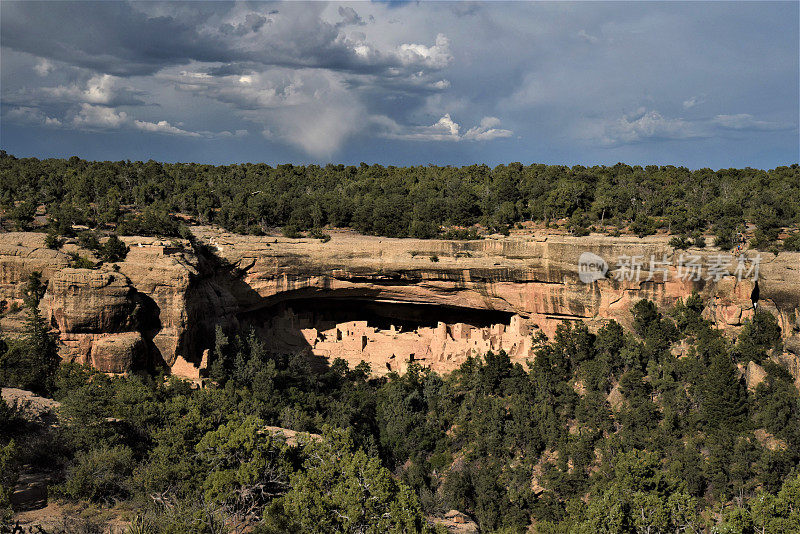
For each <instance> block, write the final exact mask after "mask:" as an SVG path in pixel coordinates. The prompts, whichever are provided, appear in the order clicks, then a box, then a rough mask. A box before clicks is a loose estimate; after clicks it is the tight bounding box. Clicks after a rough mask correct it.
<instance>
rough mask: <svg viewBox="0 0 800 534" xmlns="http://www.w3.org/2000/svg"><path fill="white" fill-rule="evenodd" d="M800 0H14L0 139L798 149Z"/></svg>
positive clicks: (246, 147) (84, 145) (216, 156)
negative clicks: (667, 0) (584, 0)
mask: <svg viewBox="0 0 800 534" xmlns="http://www.w3.org/2000/svg"><path fill="white" fill-rule="evenodd" d="M798 6H800V3H798V2H775V3H773V2H755V3H747V2H709V3H703V2H688V3H660V2H635V3H617V2H588V3H567V2H557V3H526V2H512V3H501V2H480V3H465V2H431V3H414V2H412V3H405V2H389V3H386V2H372V3H366V2H363V3H362V2H354V3H340V2H332V3H321V2H315V3H300V2H291V3H261V2H258V3H250V2H237V3H207V2H194V3H178V2H167V3H152V2H131V3H125V2H90V3H80V2H20V3H17V2H12V1H8V0H4V1H3V2H2V3H0V10H2V12H1V13H0V15H1V17H2V18H1V24H2V28H1V29H0V41H1V44H2V49H0V54H2V57H1V58H0V59H1V60H2V62H1V65H2V67H1V70H2V72H1V74H2V76H1V80H0V82H2V111H1V113H2V115H0V120H2V123H1V124H2V127H1V130H0V134H1V135H2V139H0V144H1V145H2V148H3V149H5V150H7V151H8V152H10V153H13V154H15V155H19V156H39V157H46V156H59V157H62V156H64V157H67V156H70V155H73V154H74V155H79V156H82V157H85V158H90V159H111V160H120V159H132V160H147V159H150V158H152V159H157V160H163V161H199V162H210V163H230V162H242V161H254V162H255V161H263V162H267V163H272V164H274V163H282V162H293V163H309V162H316V163H326V162H331V161H332V162H343V163H358V162H360V161H365V162H369V163H372V162H377V163H383V164H394V165H406V164H414V165H416V164H428V163H435V164H454V165H461V164H469V163H475V162H485V163H488V164H492V165H494V164H497V163H503V162H511V161H520V162H523V163H532V162H542V163H564V164H614V163H616V162H618V161H623V162H627V163H631V164H651V163H654V164H668V163H673V164H681V165H687V166H689V167H692V168H699V167H713V168H721V167H731V166H737V167H743V166H752V167H762V168H772V167H775V166H777V165H784V164H789V163H796V162H797V161H798V101H799V100H800V99H799V98H798V86H799V84H800V82H799V81H798V70H799V69H798V57H799V56H800V51H799V50H798V42H800V38H799V36H800V33H799V31H798V19H799V18H800V13H799V12H798Z"/></svg>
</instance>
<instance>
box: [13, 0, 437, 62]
mask: <svg viewBox="0 0 800 534" xmlns="http://www.w3.org/2000/svg"><path fill="white" fill-rule="evenodd" d="M163 7H164V8H163V9H161V10H159V11H165V12H167V13H166V14H165V13H157V12H156V13H152V12H151V13H147V12H144V11H141V10H140V9H139V8H141V9H151V8H152V5H151V4H136V5H134V4H130V3H126V2H4V3H3V17H2V36H1V38H0V39H1V42H2V46H3V47H7V48H9V49H13V50H18V51H22V52H27V53H30V54H33V55H35V56H38V57H44V58H49V59H53V60H57V61H62V62H64V63H67V64H71V65H75V66H79V67H84V68H88V69H92V70H94V71H98V72H104V73H109V74H114V75H116V76H141V75H148V74H153V73H155V72H158V71H159V70H161V69H162V68H164V67H168V66H172V65H180V64H184V63H187V62H189V61H196V62H210V63H242V62H253V63H258V64H260V65H264V66H284V67H306V68H326V69H334V70H342V71H347V72H355V73H378V72H382V71H386V70H387V69H400V70H402V71H404V72H406V71H407V72H412V71H413V70H414V69H418V68H421V67H423V68H428V69H430V68H436V67H437V65H435V64H432V63H430V62H426V61H425V58H423V57H415V56H414V55H413V54H411V55H405V56H403V55H398V54H397V53H394V52H392V51H379V50H374V49H373V50H368V51H364V49H363V48H362V49H361V50H362V52H361V53H359V52H358V48H357V47H358V46H359V43H357V42H353V41H351V40H348V39H346V38H343V36H342V35H341V34H340V32H339V28H338V25H337V24H334V23H330V22H326V21H323V20H322V19H320V18H319V16H318V14H319V11H320V10H321V6H319V5H316V4H292V5H290V6H287V7H286V8H285V9H283V10H280V13H279V12H278V11H279V10H275V9H269V8H267V7H266V6H264V5H259V4H255V5H254V6H253V8H254V9H260V10H262V11H263V12H264V13H263V14H262V13H259V12H255V11H253V12H250V13H247V14H245V15H244V17H243V21H241V22H238V23H235V24H234V23H230V22H222V21H221V20H220V19H221V16H222V15H224V14H225V13H226V12H227V11H229V10H231V9H233V8H234V7H235V5H234V4H224V3H223V4H213V5H212V6H208V5H206V6H203V5H202V4H201V5H200V6H197V4H183V3H170V4H166V5H165V6H163ZM169 11H173V12H174V13H169ZM339 13H340V15H341V16H342V17H343V19H344V23H345V24H346V25H360V24H365V22H364V21H363V19H362V18H361V17H360V16H359V15H358V14H357V13H356V11H355V10H354V9H353V8H352V7H349V6H348V7H344V8H341V10H340V12H339ZM32 28H35V31H32Z"/></svg>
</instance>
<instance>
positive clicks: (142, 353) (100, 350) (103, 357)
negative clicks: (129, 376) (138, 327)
mask: <svg viewBox="0 0 800 534" xmlns="http://www.w3.org/2000/svg"><path fill="white" fill-rule="evenodd" d="M146 355H147V347H146V345H145V342H144V339H143V338H142V334H140V333H139V332H123V333H121V334H110V335H108V336H104V337H101V338H98V339H95V340H94V343H92V349H91V353H90V362H91V364H92V367H94V368H95V369H97V370H99V371H102V372H104V373H127V372H129V371H132V370H133V369H135V368H136V367H141V366H142V363H144V362H143V360H144V359H145V358H146Z"/></svg>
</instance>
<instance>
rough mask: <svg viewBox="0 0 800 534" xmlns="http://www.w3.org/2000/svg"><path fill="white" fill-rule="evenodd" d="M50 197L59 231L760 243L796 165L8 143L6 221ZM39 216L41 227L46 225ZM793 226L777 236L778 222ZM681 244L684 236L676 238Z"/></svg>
mask: <svg viewBox="0 0 800 534" xmlns="http://www.w3.org/2000/svg"><path fill="white" fill-rule="evenodd" d="M42 205H44V206H45V209H46V211H47V215H48V220H49V225H50V227H51V230H52V231H53V233H54V234H58V235H64V234H68V233H69V232H70V228H71V227H72V226H74V225H85V226H89V227H92V228H100V229H106V230H108V229H111V228H114V229H116V231H117V233H121V234H138V235H142V234H144V235H147V234H149V235H153V234H157V235H162V236H169V235H177V234H178V233H179V231H180V226H181V222H180V220H179V219H176V218H175V217H174V214H185V215H187V216H189V217H191V218H192V220H193V221H194V222H196V223H200V224H216V225H219V226H222V227H223V228H225V229H227V230H229V231H232V232H238V233H245V234H261V233H264V232H267V231H270V230H271V229H273V228H276V227H282V228H284V231H285V233H287V235H292V236H295V235H299V232H302V231H307V230H315V231H317V232H318V231H319V229H321V228H323V227H325V226H333V227H350V228H353V229H355V230H357V231H359V232H361V233H365V234H374V235H381V236H388V237H417V238H435V237H447V238H453V239H470V238H476V237H478V234H477V232H476V230H475V228H472V231H470V230H468V229H469V228H470V227H473V225H480V227H482V228H484V229H485V230H486V231H488V232H503V233H505V232H508V229H509V228H510V227H513V226H514V225H516V224H519V223H522V222H524V221H535V222H539V223H546V224H548V225H556V224H559V225H560V227H562V228H566V229H569V230H570V231H571V232H572V233H573V234H576V235H585V234H587V233H589V232H590V231H591V230H593V229H594V230H596V231H607V232H612V233H613V232H618V231H626V232H630V233H633V234H636V235H639V236H640V237H641V236H645V235H648V234H653V233H655V232H656V231H658V230H659V229H662V230H666V231H668V232H669V233H671V234H674V235H675V236H677V237H680V238H681V239H683V241H682V242H681V243H683V244H684V245H686V246H688V245H689V244H692V243H694V244H699V240H698V238H697V237H698V236H697V234H700V233H706V232H712V233H713V234H714V235H715V236H716V237H715V239H716V243H717V244H718V245H719V246H722V247H723V248H728V249H730V248H733V247H735V246H736V244H737V242H736V236H737V233H739V232H741V231H742V230H744V229H746V226H745V225H746V224H747V223H752V224H754V225H755V227H756V230H755V235H754V243H753V244H754V245H756V246H757V247H758V248H772V249H774V250H778V249H779V248H785V249H789V250H799V249H800V236H798V234H797V233H796V232H795V230H796V228H797V227H798V226H800V167H798V165H797V164H793V165H791V166H783V167H777V168H775V169H772V170H759V169H751V168H745V169H720V170H717V171H714V170H711V169H698V170H689V169H687V168H685V167H675V166H671V165H668V166H646V167H640V166H629V165H625V164H622V163H618V164H617V165H614V166H593V167H583V166H580V165H576V166H573V167H567V166H562V165H541V164H533V165H522V164H520V163H510V164H508V165H498V166H497V167H494V168H490V167H488V166H486V165H470V166H464V167H451V166H444V167H443V166H416V167H394V166H382V165H367V164H365V163H362V164H360V165H358V166H345V165H333V164H328V165H325V166H318V165H305V166H300V165H291V164H286V165H278V166H275V167H272V166H269V165H266V164H252V163H246V164H237V165H224V166H213V165H204V164H195V163H159V162H156V161H152V160H151V161H147V162H141V161H136V162H131V161H118V162H110V161H103V162H94V161H85V160H82V159H80V158H78V157H74V156H73V157H72V158H69V159H45V160H39V159H36V158H16V157H14V156H12V155H9V154H7V153H6V152H5V151H0V213H2V218H3V219H4V220H5V221H4V223H5V226H6V227H7V228H8V229H26V228H32V227H34V226H37V222H36V221H37V219H36V215H37V209H38V208H39V206H42ZM40 226H41V225H40ZM785 228H789V232H788V233H785V234H782V233H781V231H782V229H785ZM676 243H677V241H676Z"/></svg>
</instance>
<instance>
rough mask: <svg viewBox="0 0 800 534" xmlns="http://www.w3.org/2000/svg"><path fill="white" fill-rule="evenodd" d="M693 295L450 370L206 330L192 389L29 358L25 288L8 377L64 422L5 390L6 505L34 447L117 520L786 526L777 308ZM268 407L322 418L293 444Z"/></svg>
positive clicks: (1, 481)
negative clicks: (22, 333)
mask: <svg viewBox="0 0 800 534" xmlns="http://www.w3.org/2000/svg"><path fill="white" fill-rule="evenodd" d="M36 291H37V284H36V282H35V281H32V283H31V284H29V291H28V293H29V294H30V295H31V297H30V299H31V300H30V302H31V304H33V302H34V300H33V299H35V298H36V294H37V293H36ZM703 306H704V304H703V302H702V301H701V299H700V298H699V297H698V296H697V295H693V296H692V297H691V298H688V299H687V300H686V301H685V302H679V303H678V304H677V305H676V306H675V307H674V308H673V309H671V310H659V309H657V308H656V306H655V305H654V304H653V303H652V302H649V301H640V302H639V303H637V304H636V305H635V307H634V308H633V310H632V313H633V325H634V331H633V332H625V331H624V330H623V329H622V328H621V327H620V325H619V324H617V323H616V322H610V323H609V324H607V325H606V326H604V327H603V328H601V329H600V330H599V331H597V332H596V333H592V332H590V331H589V330H588V329H587V328H586V327H585V326H584V325H583V324H581V323H579V324H569V323H566V322H565V323H564V324H562V325H561V326H560V327H559V328H558V330H557V333H556V335H555V337H554V339H552V340H547V339H544V338H543V337H541V336H540V337H539V338H537V343H539V348H538V349H537V351H536V357H535V359H534V360H533V361H532V362H529V363H528V364H527V366H523V365H520V364H518V363H513V362H511V361H510V360H509V358H508V356H507V355H505V354H504V353H500V354H492V353H489V354H486V355H485V356H484V357H482V358H475V359H470V360H468V361H467V362H465V363H464V364H463V365H462V366H461V367H460V369H458V370H457V371H455V372H453V373H451V374H450V375H448V376H440V375H438V374H436V373H433V372H429V371H428V370H425V369H422V368H420V367H418V366H415V365H413V364H410V367H409V369H408V372H407V373H406V374H404V375H397V374H391V375H389V376H388V377H384V378H371V377H370V375H369V367H368V365H367V364H364V363H362V364H361V365H359V366H357V367H355V368H354V369H349V368H348V366H347V364H346V363H345V362H343V361H342V360H337V361H334V362H332V364H331V365H330V366H329V367H328V368H327V369H325V370H324V371H322V372H315V371H313V370H312V368H311V367H310V364H309V362H308V361H307V360H306V359H305V358H303V357H299V356H291V355H273V354H270V352H269V351H268V349H267V347H265V346H264V344H263V343H262V342H261V341H260V340H259V338H258V336H257V335H256V334H255V332H252V331H251V332H247V331H245V332H240V333H237V334H235V335H234V334H232V333H231V334H229V335H226V334H224V333H223V332H222V331H221V330H218V331H217V334H216V343H215V349H214V351H213V355H212V366H211V379H212V381H211V382H210V383H209V384H207V386H206V387H204V388H202V389H192V388H191V387H190V384H189V383H188V382H184V381H182V380H180V379H174V378H171V379H169V380H165V378H164V377H163V376H156V377H142V376H130V377H116V378H112V377H108V376H106V375H103V374H101V373H98V372H94V371H91V370H89V369H88V368H82V367H79V366H76V365H72V364H70V365H62V366H60V367H59V368H55V367H53V366H52V363H51V360H50V359H48V358H44V359H40V360H35V359H34V356H33V355H34V353H35V352H36V351H34V350H33V349H30V350H28V349H26V348H25V347H27V346H33V345H37V346H38V347H39V348H40V349H37V350H39V351H40V352H41V353H44V354H52V352H51V351H52V349H51V348H50V346H49V342H48V341H47V334H46V332H44V333H43V332H42V331H41V329H40V328H37V326H36V323H37V321H40V319H39V318H37V317H36V315H35V313H36V312H35V311H34V307H33V306H31V309H30V315H31V327H30V328H29V333H28V339H27V341H28V343H25V341H26V340H22V341H21V342H18V343H17V342H12V341H9V342H8V343H6V344H3V345H2V347H0V363H2V368H3V369H5V370H6V372H4V374H3V375H2V376H0V381H2V383H3V384H4V385H12V386H19V387H27V388H32V389H34V390H36V391H38V392H40V393H42V394H45V395H50V396H53V397H55V398H56V399H58V400H59V401H60V402H61V403H62V408H61V415H60V420H61V424H60V425H59V426H58V427H55V428H50V429H48V430H43V429H41V428H39V427H36V426H35V425H32V424H25V423H23V422H21V421H20V420H19V419H18V415H17V414H16V413H15V411H14V410H13V409H11V408H9V407H7V406H6V405H4V404H3V403H0V487H2V488H3V489H0V515H2V514H3V512H2V510H3V509H4V508H5V510H6V513H7V512H8V493H9V488H10V487H11V485H12V484H13V480H14V478H15V476H16V474H17V473H19V469H20V466H22V465H28V466H30V465H34V466H35V465H43V466H49V467H50V468H56V471H57V472H58V473H60V475H59V477H57V480H56V483H55V484H54V485H53V486H52V487H51V489H50V491H51V496H55V497H57V498H60V499H63V500H65V501H66V502H79V503H84V504H87V503H88V504H87V505H88V506H97V507H101V506H106V507H108V506H115V509H116V510H117V513H120V514H122V515H124V516H126V517H128V518H130V519H131V520H133V523H132V525H131V527H130V529H129V532H130V533H131V534H137V533H201V532H203V533H205V532H212V533H213V532H228V531H231V530H232V529H233V528H234V526H235V527H237V528H239V530H238V531H244V530H245V529H253V530H251V531H252V532H262V533H270V532H274V533H278V532H310V533H335V532H352V533H355V532H374V533H383V532H396V533H411V532H429V531H432V529H433V527H432V526H430V525H429V524H428V522H427V520H426V516H427V517H430V516H436V515H441V514H443V513H444V512H446V511H448V510H450V509H456V510H459V511H461V512H464V513H466V514H468V515H469V516H470V517H472V518H474V519H475V521H476V522H477V523H478V524H479V526H480V528H481V532H502V533H522V532H526V529H527V528H528V527H529V525H531V524H534V525H535V532H537V533H539V534H545V533H547V534H556V533H564V534H566V533H577V534H583V533H586V534H590V533H624V532H636V533H645V532H647V533H678V532H695V533H701V532H704V533H712V532H713V533H720V534H721V533H725V534H756V533H758V534H764V533H773V534H776V533H782V534H789V533H796V532H798V531H800V506H798V504H800V470H799V467H800V395H799V394H798V390H797V389H796V387H795V385H794V383H793V381H792V377H791V375H790V374H789V372H788V371H787V370H786V369H785V368H783V367H782V366H781V365H778V364H776V363H774V362H773V361H772V359H771V358H770V356H771V355H772V354H773V353H775V351H780V350H781V347H780V344H781V338H780V328H779V327H778V324H777V321H776V319H775V318H774V317H773V316H772V315H770V314H769V313H767V312H763V311H759V312H758V313H757V314H756V315H755V317H754V318H753V319H752V320H751V321H748V322H747V324H746V325H745V327H744V328H743V330H742V332H741V333H740V335H739V336H738V339H737V340H736V341H735V342H733V341H730V340H728V339H727V338H725V337H724V336H723V335H722V334H721V333H720V332H719V331H718V330H716V329H715V328H714V327H713V326H712V325H711V324H710V323H709V322H708V321H707V320H704V319H703V318H702V316H701V311H702V309H703ZM15 343H16V344H15ZM677 344H682V347H684V349H685V348H686V347H688V350H687V351H686V352H685V355H684V356H683V357H678V356H677V355H676V354H677V352H676V351H675V350H673V349H674V348H675V347H676V345H677ZM15 347H16V348H15ZM20 358H27V360H26V361H27V362H28V364H29V365H30V364H31V362H33V363H34V364H35V363H36V361H39V362H40V363H39V365H40V368H41V372H40V373H33V374H31V373H25V372H22V371H23V367H22V366H19V365H14V362H15V361H17V360H18V359H20ZM750 361H753V362H757V363H758V364H759V365H761V366H762V367H763V369H764V370H765V371H766V378H765V379H764V380H763V382H762V383H760V384H759V385H758V386H757V387H756V388H754V389H753V390H748V388H747V387H746V385H745V383H744V380H743V378H742V377H741V374H740V372H739V370H738V369H737V364H741V365H743V366H746V365H747V364H748V363H749V362H750ZM612 392H616V394H617V396H616V398H615V397H614V394H613V393H612ZM266 425H276V426H281V427H286V428H291V429H293V430H298V431H308V432H313V433H319V434H321V436H322V437H321V438H320V439H316V440H311V439H309V440H307V441H302V440H301V444H300V446H299V447H290V446H288V445H287V444H286V443H285V442H284V441H283V440H282V439H279V438H277V437H275V436H274V435H272V434H270V433H269V432H266V431H264V427H265V426H266ZM98 516H99V515H98ZM6 517H7V516H6ZM84 522H85V524H84V523H81V524H79V523H77V522H76V523H74V524H73V525H72V528H75V529H77V528H78V527H80V528H81V529H83V530H82V532H95V531H98V532H99V530H92V529H93V528H99V527H98V526H97V525H94V526H93V525H92V524H91V521H89V520H88V519H86V520H85V521H84ZM77 531H78V530H72V532H77Z"/></svg>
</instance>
